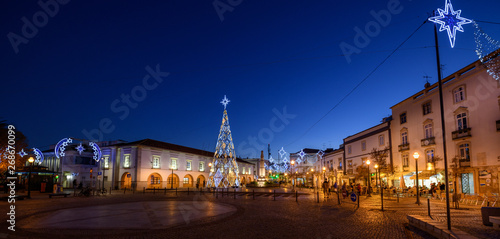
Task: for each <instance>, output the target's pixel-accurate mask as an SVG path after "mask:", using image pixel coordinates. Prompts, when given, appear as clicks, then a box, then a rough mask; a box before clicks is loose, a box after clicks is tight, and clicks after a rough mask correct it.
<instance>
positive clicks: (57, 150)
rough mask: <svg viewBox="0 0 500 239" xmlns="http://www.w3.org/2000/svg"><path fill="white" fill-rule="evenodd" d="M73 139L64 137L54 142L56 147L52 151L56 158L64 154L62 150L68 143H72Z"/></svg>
mask: <svg viewBox="0 0 500 239" xmlns="http://www.w3.org/2000/svg"><path fill="white" fill-rule="evenodd" d="M72 142H73V139H71V138H64V139H61V140H59V142H58V143H57V144H56V148H55V149H54V153H55V155H56V157H57V158H60V157H64V156H65V155H66V154H65V153H64V150H66V147H67V146H68V144H70V143H72Z"/></svg>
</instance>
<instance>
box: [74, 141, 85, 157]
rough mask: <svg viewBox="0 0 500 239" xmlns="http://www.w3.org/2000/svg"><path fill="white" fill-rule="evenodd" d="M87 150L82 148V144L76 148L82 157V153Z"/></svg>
mask: <svg viewBox="0 0 500 239" xmlns="http://www.w3.org/2000/svg"><path fill="white" fill-rule="evenodd" d="M84 150H85V148H84V147H83V146H82V143H80V145H78V146H76V151H78V153H79V154H80V155H82V152H83V151H84Z"/></svg>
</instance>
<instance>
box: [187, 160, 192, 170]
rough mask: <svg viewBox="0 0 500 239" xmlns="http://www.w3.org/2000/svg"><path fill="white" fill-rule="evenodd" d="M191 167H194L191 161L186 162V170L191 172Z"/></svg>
mask: <svg viewBox="0 0 500 239" xmlns="http://www.w3.org/2000/svg"><path fill="white" fill-rule="evenodd" d="M191 165H192V161H191V160H188V161H186V170H188V171H191Z"/></svg>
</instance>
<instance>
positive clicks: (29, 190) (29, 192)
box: [28, 157, 35, 198]
mask: <svg viewBox="0 0 500 239" xmlns="http://www.w3.org/2000/svg"><path fill="white" fill-rule="evenodd" d="M28 162H29V163H30V173H29V174H28V198H31V168H32V165H33V162H35V159H33V157H30V158H29V159H28Z"/></svg>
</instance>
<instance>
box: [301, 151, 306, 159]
mask: <svg viewBox="0 0 500 239" xmlns="http://www.w3.org/2000/svg"><path fill="white" fill-rule="evenodd" d="M304 156H306V153H304V149H301V150H300V152H299V157H300V159H304Z"/></svg>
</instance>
